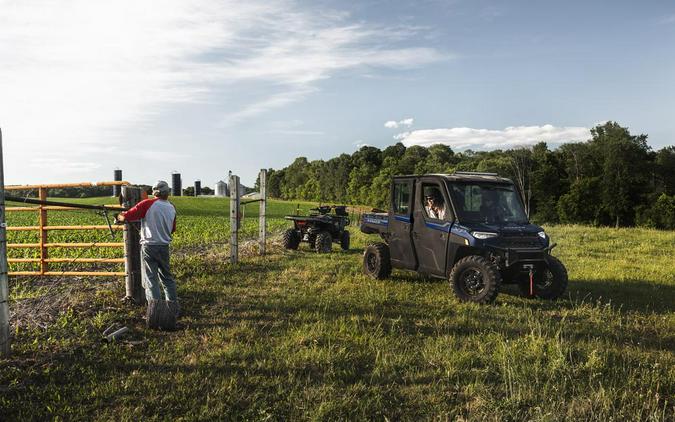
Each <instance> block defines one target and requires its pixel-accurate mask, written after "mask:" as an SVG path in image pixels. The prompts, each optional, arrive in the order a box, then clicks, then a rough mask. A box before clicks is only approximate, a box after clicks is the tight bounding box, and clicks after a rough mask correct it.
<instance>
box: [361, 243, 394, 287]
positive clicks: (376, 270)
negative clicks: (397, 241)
mask: <svg viewBox="0 0 675 422" xmlns="http://www.w3.org/2000/svg"><path fill="white" fill-rule="evenodd" d="M363 272H364V273H365V274H366V275H367V276H369V277H371V278H375V279H378V280H381V279H383V278H387V277H389V276H390V275H391V258H390V255H389V246H387V244H386V243H379V242H378V243H372V244H370V245H368V247H367V248H366V250H365V251H364V252H363Z"/></svg>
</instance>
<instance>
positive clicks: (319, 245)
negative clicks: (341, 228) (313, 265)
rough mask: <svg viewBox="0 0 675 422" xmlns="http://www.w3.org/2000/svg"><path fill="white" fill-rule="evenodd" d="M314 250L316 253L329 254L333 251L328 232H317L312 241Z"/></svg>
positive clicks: (331, 239)
mask: <svg viewBox="0 0 675 422" xmlns="http://www.w3.org/2000/svg"><path fill="white" fill-rule="evenodd" d="M314 249H315V250H316V251H317V252H318V253H330V251H331V250H332V249H333V238H332V237H331V235H330V233H328V232H319V234H317V235H316V240H315V241H314Z"/></svg>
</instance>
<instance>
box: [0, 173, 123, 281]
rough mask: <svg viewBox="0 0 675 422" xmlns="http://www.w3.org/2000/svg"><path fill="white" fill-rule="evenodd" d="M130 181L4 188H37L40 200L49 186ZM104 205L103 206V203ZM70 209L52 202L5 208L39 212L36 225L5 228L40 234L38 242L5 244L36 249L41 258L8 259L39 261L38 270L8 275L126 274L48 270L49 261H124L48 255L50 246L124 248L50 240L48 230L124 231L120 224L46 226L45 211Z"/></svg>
mask: <svg viewBox="0 0 675 422" xmlns="http://www.w3.org/2000/svg"><path fill="white" fill-rule="evenodd" d="M125 185H129V182H125V181H121V182H118V181H116V182H98V183H66V184H49V185H23V186H5V190H6V191H16V190H34V189H37V190H38V195H39V199H40V200H41V201H46V200H47V191H48V190H49V189H59V188H83V187H94V186H125ZM104 206H105V205H104ZM50 210H52V211H56V210H60V211H73V210H78V208H77V207H67V206H53V205H51V206H50V205H39V206H37V207H5V211H8V212H30V211H33V212H35V211H38V212H39V213H40V214H39V219H38V225H37V226H14V227H9V226H8V227H7V231H33V230H37V231H38V232H39V234H40V236H39V243H8V244H7V248H8V250H9V249H12V248H39V249H40V258H8V259H7V262H8V263H13V262H16V263H19V262H39V263H40V270H39V271H10V272H9V275H15V276H16V275H21V276H31V275H32V276H36V275H39V276H62V275H63V276H107V277H121V276H126V272H122V271H107V272H106V271H49V263H51V262H54V263H56V262H73V263H74V262H87V263H98V262H101V263H124V262H125V259H124V258H75V259H72V258H49V252H48V250H49V248H87V247H101V248H119V247H121V248H122V249H124V242H92V243H72V242H70V243H49V241H48V236H47V233H48V232H49V231H51V230H110V229H111V228H112V229H113V230H120V231H121V230H124V227H123V226H108V225H93V226H92V225H88V226H49V225H47V212H48V211H50Z"/></svg>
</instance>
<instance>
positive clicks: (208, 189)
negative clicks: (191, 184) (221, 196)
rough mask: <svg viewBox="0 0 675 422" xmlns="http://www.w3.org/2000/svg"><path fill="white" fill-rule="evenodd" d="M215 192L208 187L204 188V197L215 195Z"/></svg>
mask: <svg viewBox="0 0 675 422" xmlns="http://www.w3.org/2000/svg"><path fill="white" fill-rule="evenodd" d="M214 193H215V191H214V190H213V189H211V188H210V187H208V186H202V195H213V194H214Z"/></svg>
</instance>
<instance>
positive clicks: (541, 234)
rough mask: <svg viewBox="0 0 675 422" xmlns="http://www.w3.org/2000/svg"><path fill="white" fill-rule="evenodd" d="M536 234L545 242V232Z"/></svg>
mask: <svg viewBox="0 0 675 422" xmlns="http://www.w3.org/2000/svg"><path fill="white" fill-rule="evenodd" d="M537 234H538V235H539V237H541V238H542V239H544V240H546V232H539V233H537Z"/></svg>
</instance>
